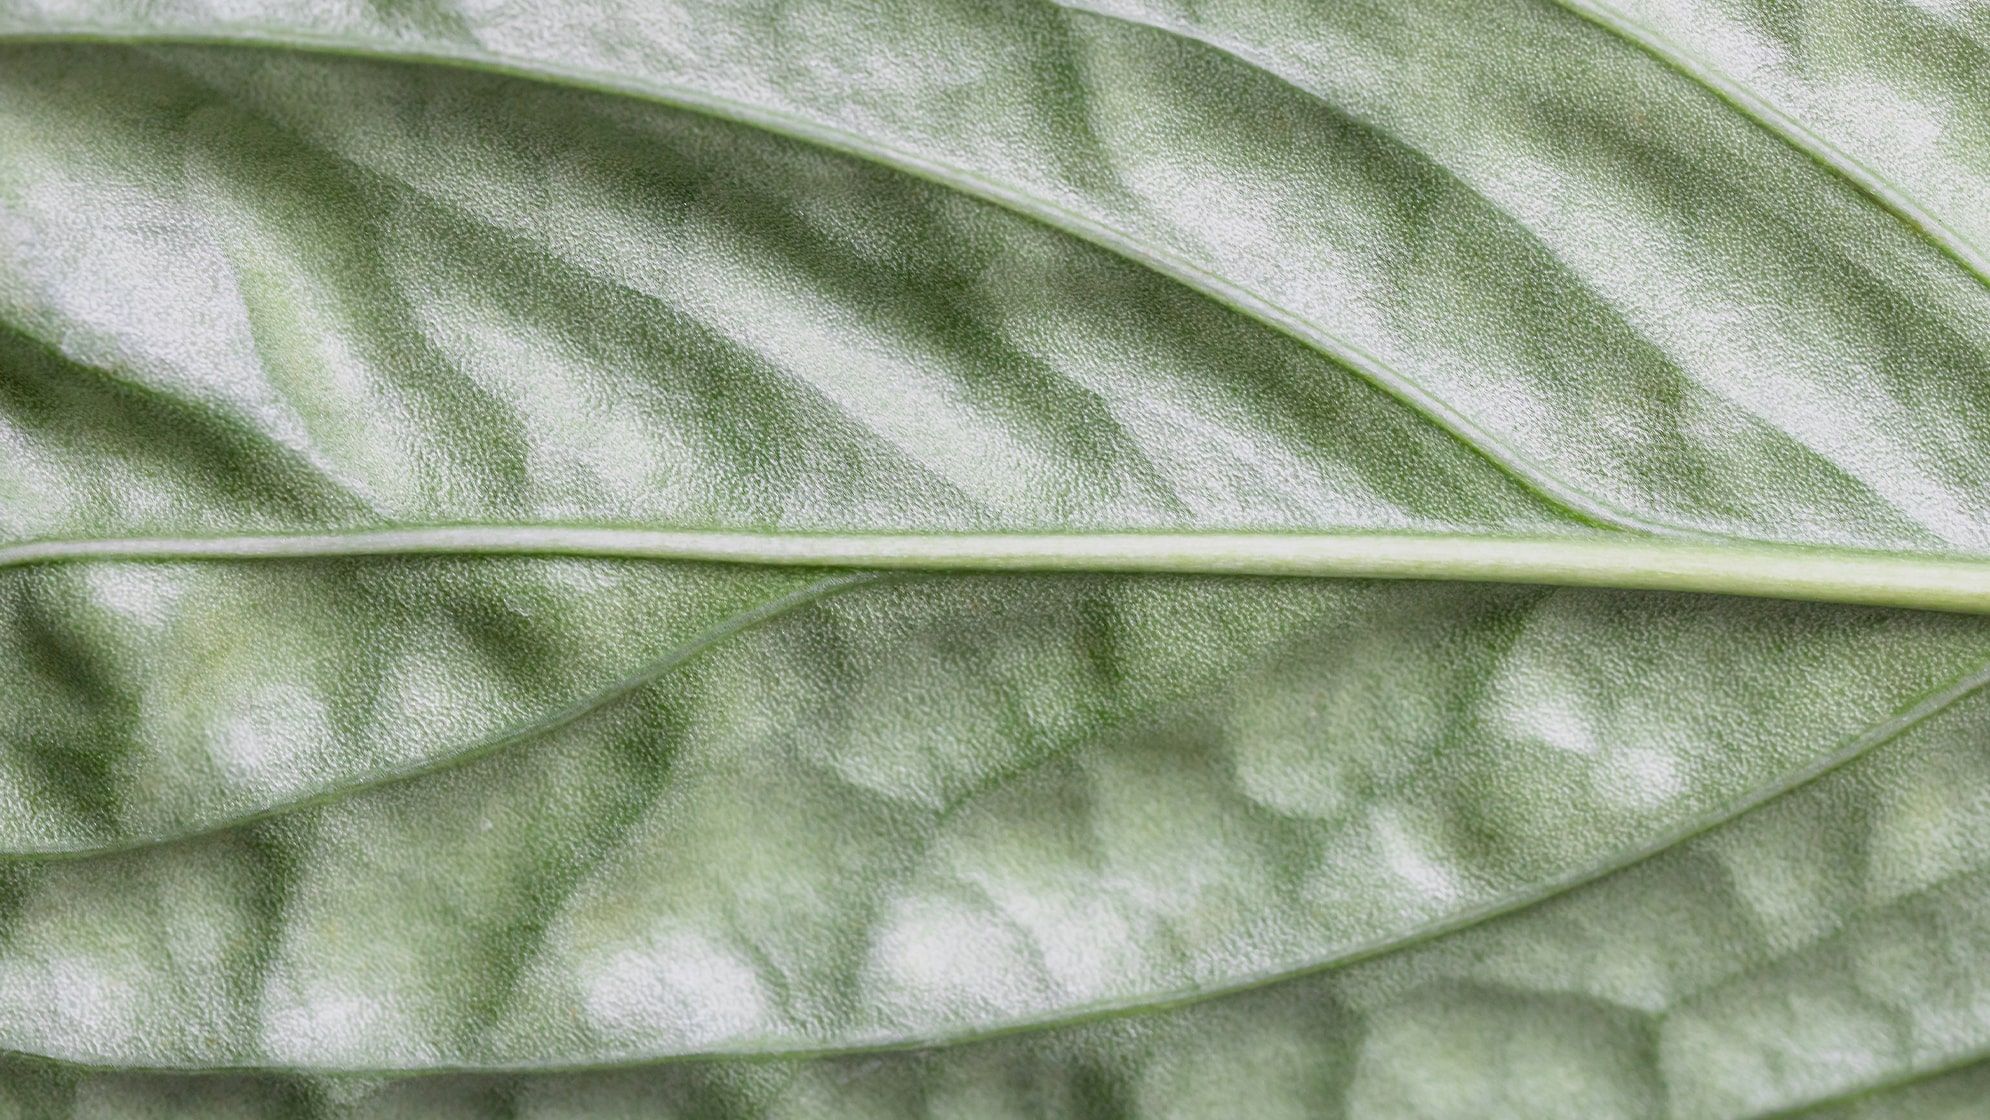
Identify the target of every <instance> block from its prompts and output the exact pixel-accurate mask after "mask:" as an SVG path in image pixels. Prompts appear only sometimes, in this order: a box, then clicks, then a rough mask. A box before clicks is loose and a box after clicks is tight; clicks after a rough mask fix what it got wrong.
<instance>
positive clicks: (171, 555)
mask: <svg viewBox="0 0 1990 1120" xmlns="http://www.w3.org/2000/svg"><path fill="white" fill-rule="evenodd" d="M421 553H490V554H516V553H533V554H558V555H570V556H619V557H637V558H647V559H657V560H702V561H718V562H724V563H739V564H779V565H804V566H806V565H814V566H824V567H848V568H908V569H921V568H923V569H936V570H951V571H1092V572H1179V573H1205V574H1221V575H1266V576H1340V577H1361V578H1377V579H1432V580H1472V581H1485V582H1502V583H1545V584H1558V585H1564V586H1572V587H1616V588H1626V589H1637V590H1650V591H1704V592H1716V593H1721V594H1728V595H1754V596H1764V597H1770V598H1780V599H1810V600H1817V601H1820V602H1829V603H1862V604H1867V605H1870V606H1889V607H1917V608H1922V609H1927V610H1944V611H1964V612H1969V613H1990V561H1981V560H1964V559H1943V558H1934V557H1912V556H1901V555H1895V554H1889V553H1869V552H1857V551H1851V550H1824V549H1800V548H1791V547H1782V546H1775V545H1763V544H1754V543H1749V544H1736V545H1705V544H1696V543H1692V542H1683V541H1667V540H1648V539H1639V538H1621V539H1608V538H1605V539H1597V538H1589V539H1569V540H1557V539H1544V538H1511V537H1508V538H1486V537H1463V536H1433V535H1420V534H1367V533H1333V534H1326V533H1290V534H1267V533H1192V534H1185V533H1082V534H1081V533H978V534H924V533H900V534H826V533H741V532H708V531H696V530H654V529H606V528H578V527H563V526H536V525H535V526H523V525H454V526H428V527H421V528H404V529H377V530H364V531H358V532H347V533H301V534H267V535H250V536H228V537H128V538H117V539H104V540H67V541H36V542H28V543H24V544H16V545H9V546H5V547H0V566H8V565H15V564H36V563H46V562H50V561H60V560H119V559H128V560H188V559H231V560H248V559H275V558H285V557H293V558H295V557H326V556H383V555H408V554H421Z"/></svg>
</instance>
